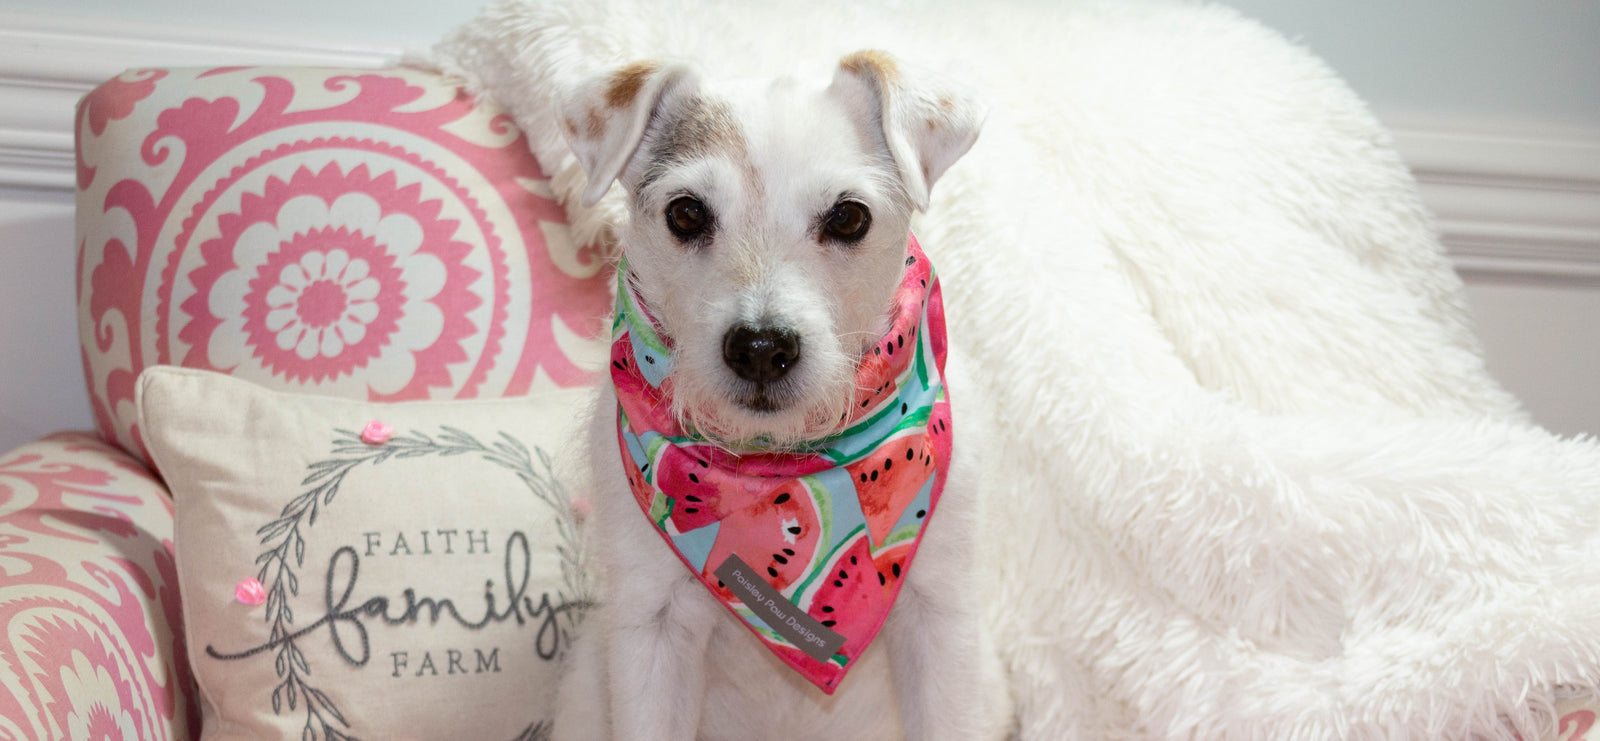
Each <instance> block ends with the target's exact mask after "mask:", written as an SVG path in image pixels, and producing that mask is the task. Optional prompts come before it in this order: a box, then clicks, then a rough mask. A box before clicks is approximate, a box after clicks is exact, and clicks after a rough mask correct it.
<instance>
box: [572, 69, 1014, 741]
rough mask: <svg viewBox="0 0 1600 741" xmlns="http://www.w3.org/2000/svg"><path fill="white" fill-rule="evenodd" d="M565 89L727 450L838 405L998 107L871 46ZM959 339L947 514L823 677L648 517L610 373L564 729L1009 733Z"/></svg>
mask: <svg viewBox="0 0 1600 741" xmlns="http://www.w3.org/2000/svg"><path fill="white" fill-rule="evenodd" d="M819 71H822V70H819ZM558 112H559V114H560V115H561V117H562V124H563V126H562V129H563V131H564V134H565V136H566V139H567V142H568V144H569V146H570V148H571V150H572V152H573V153H574V154H575V155H576V157H577V159H578V161H579V163H580V164H581V166H582V169H583V171H584V173H585V175H586V176H587V185H586V188H585V190H584V193H583V198H584V201H585V203H586V205H593V204H594V203H595V202H597V201H598V200H599V199H600V198H601V197H602V196H603V195H604V194H605V193H606V192H607V191H608V190H609V189H610V188H611V187H612V185H613V184H614V183H616V184H620V186H621V187H622V188H623V189H624V190H625V195H626V203H627V212H628V218H627V219H626V222H625V223H624V224H623V225H622V226H621V227H620V228H619V230H618V232H617V235H616V236H617V241H618V243H619V246H620V251H621V254H622V257H623V258H624V259H625V260H626V264H627V266H628V270H629V271H630V273H631V275H632V276H633V280H634V283H633V284H632V287H633V288H634V289H636V290H637V293H638V297H639V300H640V301H641V302H642V303H643V304H644V305H646V306H647V307H648V310H649V312H650V315H651V316H652V318H653V319H654V322H655V324H656V326H657V328H658V330H659V331H660V332H661V333H662V334H663V335H664V336H665V337H667V338H669V339H670V343H671V345H672V348H673V350H672V353H673V357H672V366H671V370H670V379H671V380H670V382H671V386H672V389H673V395H672V401H673V405H672V409H671V412H672V414H673V415H674V416H675V417H676V418H677V419H678V420H681V421H682V422H683V424H684V425H685V426H686V427H689V428H692V429H694V430H695V431H696V432H697V434H699V435H702V436H704V438H705V439H706V440H707V441H709V442H710V443H712V444H714V445H716V446H718V447H720V448H723V449H726V450H728V451H731V452H734V453H738V452H748V451H751V450H754V449H759V450H762V451H770V450H772V449H777V450H789V449H799V448H803V447H804V445H805V443H806V442H807V441H810V440H815V439H819V438H823V437H826V436H828V435H831V434H834V433H836V432H837V431H838V430H839V429H840V428H841V425H842V422H841V419H842V418H843V417H845V416H847V415H848V409H847V407H849V406H850V405H851V404H852V402H853V400H854V399H855V398H856V397H857V394H858V392H859V391H860V390H859V389H858V388H857V387H856V378H857V376H856V369H857V367H858V364H860V363H862V362H863V357H864V355H867V354H869V353H868V350H869V348H871V347H872V346H873V345H874V344H875V343H877V342H878V341H879V340H880V338H881V337H882V336H883V335H884V333H885V331H886V329H887V328H888V325H889V322H890V321H891V318H890V317H891V312H892V310H893V308H894V304H895V301H894V297H895V295H896V294H895V292H896V290H897V287H898V286H899V285H900V283H901V280H902V276H903V275H904V273H905V271H906V270H907V267H906V265H907V260H906V254H907V253H906V244H907V239H908V233H909V230H910V220H911V217H912V214H913V213H914V212H915V211H917V210H918V209H922V208H925V207H926V206H927V205H928V200H929V197H930V193H931V189H932V187H933V186H934V184H935V182H936V181H938V179H939V178H940V176H941V175H942V174H943V173H944V172H945V171H946V170H947V169H948V168H949V167H950V166H951V165H953V164H954V163H955V162H956V161H957V160H958V159H959V158H960V157H961V156H962V155H963V154H964V153H966V151H967V150H968V148H969V147H971V146H972V144H973V143H974V141H975V140H976V138H977V136H978V132H979V129H980V127H981V124H982V121H983V118H984V110H983V108H982V106H981V104H979V103H978V102H977V101H976V99H975V98H974V97H973V96H971V95H969V94H967V93H965V92H964V91H962V90H959V89H956V88H955V87H953V86H951V85H950V84H949V83H947V82H944V81H942V80H938V79H935V78H933V77H931V76H929V75H927V74H924V73H919V72H918V71H917V70H912V69H908V68H907V67H906V66H904V65H902V64H901V63H899V62H897V61H896V60H895V59H894V58H893V57H891V56H889V55H887V54H885V53H882V52H876V51H863V52H858V53H854V54H851V55H848V56H846V57H844V58H842V59H841V60H840V61H839V63H838V65H837V67H836V68H835V69H833V70H832V74H831V76H830V75H827V74H823V75H819V76H818V77H817V78H815V79H801V78H778V79H756V80H712V79H703V78H702V76H701V75H700V74H699V73H697V72H696V70H695V69H694V68H693V67H692V66H689V65H685V64H679V63H670V62H661V61H645V62H637V63H634V64H629V65H625V66H622V67H619V68H616V69H611V70H606V71H604V72H603V73H601V74H598V75H595V76H592V77H590V78H589V79H587V80H586V81H584V82H582V83H581V84H579V85H577V86H576V87H575V88H573V89H572V90H570V91H567V92H566V93H565V94H563V95H562V96H560V100H559V101H558ZM962 363H963V360H962V357H961V354H960V351H959V348H953V347H952V348H950V350H949V354H948V359H947V362H946V367H945V371H946V373H945V379H946V382H947V387H948V388H949V399H950V404H951V406H952V416H953V419H954V420H955V428H956V429H957V430H958V432H957V433H956V437H955V441H956V442H955V443H954V448H953V451H954V452H953V455H952V456H951V460H950V461H949V468H948V476H947V478H946V479H945V484H944V489H943V494H942V498H941V499H940V500H939V505H938V511H937V517H935V518H932V519H930V520H929V521H928V523H927V526H926V533H925V535H924V538H923V540H922V542H921V545H920V546H919V548H918V549H917V551H916V559H915V568H912V569H910V570H909V571H908V573H907V576H906V579H905V581H904V583H903V587H902V588H901V590H900V593H899V596H898V598H897V600H896V601H895V603H894V606H893V608H892V611H891V612H890V613H889V617H888V619H887V622H886V623H885V624H884V626H883V628H882V631H881V633H879V634H878V637H877V639H876V640H874V641H873V642H872V643H871V644H870V646H869V647H868V648H867V650H866V652H865V653H864V654H862V655H861V656H859V657H857V659H856V660H855V661H852V662H851V666H850V675H849V676H848V677H846V678H845V680H844V681H843V682H842V683H841V684H840V685H839V687H838V689H837V691H836V692H834V693H832V694H825V693H824V692H823V691H820V690H819V689H817V688H816V687H814V686H813V685H812V683H811V682H808V681H807V680H806V679H805V678H804V677H802V676H800V675H799V674H797V673H796V672H795V671H791V670H790V668H789V667H788V666H786V665H785V664H784V663H783V661H781V660H780V659H779V658H778V657H777V656H775V655H774V654H773V652H771V651H768V650H767V649H766V648H765V647H764V646H763V645H762V644H761V643H760V642H759V641H758V640H757V639H756V638H755V637H754V636H753V635H752V634H751V632H750V631H748V630H746V628H745V627H744V626H743V625H741V624H740V623H739V621H738V620H736V619H735V618H734V617H732V616H730V615H729V614H728V612H727V611H726V610H725V609H724V608H723V605H721V604H719V602H718V601H717V600H716V599H715V598H714V597H712V596H711V593H710V592H709V591H708V589H707V588H706V587H704V586H702V584H701V583H700V582H699V581H698V579H697V577H696V575H695V574H694V573H692V572H691V571H690V570H689V569H686V568H685V566H684V565H683V563H680V562H679V559H678V558H677V557H675V554H674V552H673V550H672V549H671V547H669V546H668V545H667V543H666V542H665V541H664V540H663V538H662V537H661V536H660V535H659V534H658V533H657V532H653V530H655V529H656V528H655V527H654V526H653V525H652V523H651V522H650V520H649V519H648V518H647V517H646V516H644V514H642V513H641V509H640V505H639V503H637V502H636V500H635V498H634V494H633V493H632V492H631V491H630V483H629V480H628V471H627V470H625V466H624V463H623V455H622V454H619V448H618V424H619V418H618V413H617V409H618V397H617V393H616V389H615V388H614V387H612V385H611V384H603V386H604V388H602V390H601V392H600V395H599V398H598V400H597V402H596V407H595V411H594V415H593V421H592V424H591V426H590V436H589V437H590V440H589V444H590V447H591V453H590V457H591V460H592V462H593V466H592V468H593V470H592V475H593V476H594V481H595V484H594V486H595V491H594V493H593V496H592V497H591V502H592V508H593V510H592V515H591V516H590V519H589V528H590V534H589V536H588V537H589V538H590V540H591V542H599V543H604V544H605V545H606V547H605V548H602V549H598V551H597V553H596V560H597V561H598V563H597V564H596V565H597V566H598V567H599V569H600V571H599V573H600V574H602V580H601V582H602V584H603V586H602V588H601V593H600V594H599V600H598V602H599V605H598V607H597V608H596V611H595V612H594V613H592V614H591V616H590V617H589V618H588V619H587V621H586V624H585V626H584V630H583V631H582V634H581V635H580V636H579V637H578V638H577V641H576V643H575V645H574V647H573V649H572V653H571V655H570V656H569V659H568V664H567V666H568V670H567V672H566V673H565V676H564V678H563V682H562V688H561V691H560V694H559V698H558V711H557V713H558V715H557V718H556V720H555V724H554V734H553V735H554V738H555V739H557V741H596V740H598V739H619V740H622V739H625V740H627V741H657V740H659V741H690V740H691V739H705V740H707V741H719V740H722V739H728V740H730V741H732V740H737V741H750V740H752V739H763V738H782V739H809V738H815V739H898V738H906V739H915V740H916V741H939V740H941V739H961V740H962V741H970V740H971V739H986V738H997V737H1002V736H1003V734H1004V729H1003V726H1004V721H1003V720H1001V719H1003V718H1004V717H1006V712H1005V710H1004V709H1003V707H1002V706H1003V705H1004V699H1003V697H1002V694H1001V691H1000V690H999V689H998V688H999V687H1000V686H1001V681H1000V670H999V664H998V660H997V658H996V657H995V654H994V653H993V652H992V650H991V649H990V640H989V638H988V637H987V635H986V632H985V630H984V627H985V626H984V625H983V624H982V621H981V620H980V611H981V605H980V604H978V603H979V602H980V600H979V599H977V598H976V597H975V595H977V594H979V591H978V589H976V588H975V584H974V581H975V578H976V577H977V572H976V569H975V564H976V563H977V562H978V561H979V559H980V558H982V556H981V554H979V553H978V552H977V549H978V540H977V533H976V530H977V527H978V525H977V523H978V518H979V517H980V510H979V508H980V506H981V500H982V496H981V494H980V490H979V486H980V481H979V479H978V477H977V476H976V475H975V469H976V460H977V459H978V458H980V457H981V455H982V453H981V450H982V445H983V441H984V440H985V439H987V437H988V435H987V434H986V433H985V431H984V430H985V428H986V426H987V422H986V421H985V420H984V419H983V418H982V417H981V416H980V413H981V410H980V408H979V405H978V403H977V402H976V401H975V400H973V399H971V398H969V397H968V396H967V395H964V394H963V389H964V387H965V386H966V384H964V382H963V380H962ZM891 708H894V709H895V711H891V710H890V709H891Z"/></svg>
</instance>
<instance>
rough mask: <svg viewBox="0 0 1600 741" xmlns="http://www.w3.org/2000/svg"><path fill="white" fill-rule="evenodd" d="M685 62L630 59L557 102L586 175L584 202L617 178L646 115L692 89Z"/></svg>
mask: <svg viewBox="0 0 1600 741" xmlns="http://www.w3.org/2000/svg"><path fill="white" fill-rule="evenodd" d="M693 78H694V75H693V73H692V72H691V71H690V70H689V68H688V67H687V66H684V65H680V64H660V63H657V62H634V63H633V64H629V65H625V66H623V67H620V68H618V69H615V70H612V71H610V72H607V73H605V74H601V75H599V76H596V77H592V78H590V79H588V80H586V81H584V82H583V83H582V84H580V85H578V86H577V87H575V88H573V89H571V90H568V91H566V92H565V93H564V94H563V95H561V96H560V99H559V100H558V101H557V106H558V108H559V110H560V112H561V128H562V132H563V133H565V134H566V137H567V145H568V146H570V147H572V151H573V153H574V154H576V155H577V156H578V164H579V165H581V166H582V167H583V171H584V174H586V175H587V176H588V178H589V180H588V184H587V185H586V186H584V189H583V205H584V206H593V205H594V204H596V203H598V202H599V201H600V198H601V196H604V195H605V194H606V191H607V190H610V189H611V184H612V183H613V182H615V181H616V179H617V178H619V177H621V176H622V172H623V170H624V168H626V167H627V166H628V162H629V160H631V159H632V158H633V154H634V152H635V151H636V150H637V149H638V148H639V142H640V141H641V140H642V139H643V138H644V134H645V130H646V129H647V128H648V127H649V125H650V118H651V116H652V115H654V114H655V113H656V112H657V111H658V110H659V109H660V108H661V107H662V105H663V103H664V102H666V101H667V99H668V98H669V97H671V96H674V95H677V94H678V93H681V92H682V91H683V90H684V89H685V88H692V87H693V85H694V79H693Z"/></svg>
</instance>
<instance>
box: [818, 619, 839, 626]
mask: <svg viewBox="0 0 1600 741" xmlns="http://www.w3.org/2000/svg"><path fill="white" fill-rule="evenodd" d="M838 624H839V621H837V620H824V621H822V626H823V627H824V628H832V627H833V626H835V625H838Z"/></svg>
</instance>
